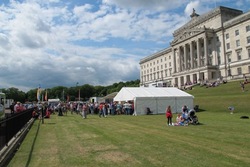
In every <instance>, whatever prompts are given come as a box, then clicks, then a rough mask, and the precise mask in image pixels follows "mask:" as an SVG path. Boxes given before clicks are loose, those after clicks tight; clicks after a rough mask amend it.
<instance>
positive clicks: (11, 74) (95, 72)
mask: <svg viewBox="0 0 250 167" xmlns="http://www.w3.org/2000/svg"><path fill="white" fill-rule="evenodd" d="M249 4H250V0H1V1H0V88H10V87H15V88H18V89H19V90H23V91H28V90H30V89H34V88H37V87H38V85H39V84H40V85H41V87H42V88H52V87H55V86H66V87H72V86H75V85H76V83H77V82H78V83H79V85H84V84H91V85H104V86H106V85H111V84H113V83H115V82H120V81H123V82H125V81H130V80H135V79H139V61H140V59H142V58H144V57H145V56H149V55H151V54H152V53H155V52H157V51H159V50H162V49H164V48H167V47H169V43H170V42H171V40H172V33H173V31H174V30H175V29H177V28H178V27H180V26H182V25H183V24H185V23H186V22H188V21H189V20H190V17H189V15H190V14H191V13H192V10H193V8H195V10H196V13H198V14H203V13H205V12H207V11H209V10H211V9H213V8H215V7H218V6H226V7H231V8H237V9H240V10H242V11H244V12H247V11H249V10H250V5H249Z"/></svg>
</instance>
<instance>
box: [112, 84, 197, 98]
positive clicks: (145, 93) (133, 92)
mask: <svg viewBox="0 0 250 167" xmlns="http://www.w3.org/2000/svg"><path fill="white" fill-rule="evenodd" d="M136 97H192V98H193V96H192V95H190V94H188V93H186V92H184V91H182V90H180V89H178V88H172V87H171V88H169V87H150V88H145V87H123V88H122V89H121V90H120V91H119V93H118V94H117V95H116V96H115V97H114V101H127V100H134V99H135V98H136Z"/></svg>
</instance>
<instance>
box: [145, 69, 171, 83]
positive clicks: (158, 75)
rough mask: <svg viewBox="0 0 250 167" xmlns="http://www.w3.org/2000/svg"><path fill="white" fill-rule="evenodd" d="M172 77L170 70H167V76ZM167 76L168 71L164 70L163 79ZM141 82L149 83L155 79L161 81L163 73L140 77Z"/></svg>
mask: <svg viewBox="0 0 250 167" xmlns="http://www.w3.org/2000/svg"><path fill="white" fill-rule="evenodd" d="M171 75H172V69H169V76H171ZM167 76H168V70H165V77H167ZM142 78H144V79H143V81H151V80H155V79H163V71H161V72H157V73H153V74H148V75H144V76H143V75H142Z"/></svg>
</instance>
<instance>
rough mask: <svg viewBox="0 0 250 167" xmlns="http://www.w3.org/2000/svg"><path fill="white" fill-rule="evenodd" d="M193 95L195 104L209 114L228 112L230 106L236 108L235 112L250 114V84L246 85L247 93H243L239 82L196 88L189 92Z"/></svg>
mask: <svg viewBox="0 0 250 167" xmlns="http://www.w3.org/2000/svg"><path fill="white" fill-rule="evenodd" d="M187 92H188V93H190V94H192V95H193V96H194V97H195V99H194V104H198V105H199V106H200V108H201V109H202V110H205V111H209V112H226V111H228V107H229V106H234V107H235V112H238V113H242V114H249V112H250V110H249V106H250V105H249V99H250V83H249V84H245V92H242V90H241V87H240V84H239V81H236V82H228V83H226V84H221V85H220V86H218V87H209V88H206V87H200V86H195V87H194V89H193V90H189V91H187Z"/></svg>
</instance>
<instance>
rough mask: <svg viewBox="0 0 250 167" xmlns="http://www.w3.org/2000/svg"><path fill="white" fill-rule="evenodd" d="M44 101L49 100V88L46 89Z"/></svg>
mask: <svg viewBox="0 0 250 167" xmlns="http://www.w3.org/2000/svg"><path fill="white" fill-rule="evenodd" d="M44 101H48V92H47V89H46V91H45V96H44Z"/></svg>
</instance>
